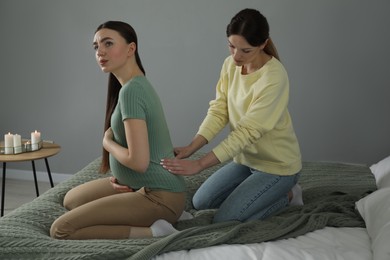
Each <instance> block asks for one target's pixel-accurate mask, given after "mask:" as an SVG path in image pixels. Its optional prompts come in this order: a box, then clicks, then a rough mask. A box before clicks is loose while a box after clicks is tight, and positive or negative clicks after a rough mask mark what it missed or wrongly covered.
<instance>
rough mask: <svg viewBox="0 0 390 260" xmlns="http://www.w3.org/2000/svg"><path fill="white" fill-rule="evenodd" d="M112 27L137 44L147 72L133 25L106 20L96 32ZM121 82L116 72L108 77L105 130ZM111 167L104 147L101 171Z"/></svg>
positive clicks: (138, 59)
mask: <svg viewBox="0 0 390 260" xmlns="http://www.w3.org/2000/svg"><path fill="white" fill-rule="evenodd" d="M104 28H106V29H111V30H114V31H117V32H118V33H119V34H120V35H121V36H122V37H123V38H124V39H125V40H126V42H127V43H132V42H134V43H135V45H136V46H137V48H136V50H135V60H136V62H137V65H138V67H139V68H140V70H141V71H142V72H143V73H144V74H145V70H144V67H143V66H142V63H141V59H140V57H139V54H138V39H137V34H136V33H135V31H134V29H133V27H131V26H130V25H129V24H127V23H124V22H120V21H108V22H105V23H103V24H101V25H99V27H98V28H97V29H96V31H95V33H96V32H98V31H99V30H101V29H104ZM121 87H122V86H121V84H120V83H119V81H118V79H117V78H116V77H115V76H114V74H112V73H110V75H109V77H108V90H107V103H106V117H105V120H104V132H105V131H106V130H107V129H108V128H109V127H110V126H111V115H112V113H113V111H114V109H115V107H116V104H117V103H118V96H119V90H120V89H121ZM109 169H110V162H109V154H108V152H107V151H106V149H104V148H103V154H102V162H101V165H100V172H101V173H107V172H108V170H109Z"/></svg>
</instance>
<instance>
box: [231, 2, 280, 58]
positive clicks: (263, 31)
mask: <svg viewBox="0 0 390 260" xmlns="http://www.w3.org/2000/svg"><path fill="white" fill-rule="evenodd" d="M226 35H227V37H229V36H230V35H240V36H242V37H244V38H245V40H246V41H247V42H248V43H249V44H250V45H252V46H260V45H262V44H263V43H264V42H265V41H266V40H267V39H268V43H267V45H266V46H265V47H264V51H265V53H267V54H268V55H271V56H274V57H275V58H277V59H278V60H280V58H279V54H278V51H277V50H276V47H275V45H274V43H273V41H272V40H271V38H270V36H269V24H268V21H267V18H265V17H264V15H262V14H261V13H260V12H259V11H258V10H255V9H249V8H247V9H244V10H241V11H240V12H238V13H237V14H236V15H235V16H234V17H233V18H232V19H231V21H230V23H229V24H228V26H227V28H226Z"/></svg>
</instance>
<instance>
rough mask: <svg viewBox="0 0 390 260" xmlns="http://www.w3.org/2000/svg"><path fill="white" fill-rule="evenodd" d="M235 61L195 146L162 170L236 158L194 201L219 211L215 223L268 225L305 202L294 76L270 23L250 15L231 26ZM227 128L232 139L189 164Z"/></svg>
mask: <svg viewBox="0 0 390 260" xmlns="http://www.w3.org/2000/svg"><path fill="white" fill-rule="evenodd" d="M226 32H227V37H228V45H229V49H230V53H231V55H230V56H229V57H228V58H226V60H225V62H224V63H223V66H222V70H221V75H220V79H219V81H218V84H217V87H216V98H215V99H214V100H213V101H211V102H210V107H209V110H208V112H207V116H206V118H205V119H204V121H203V123H202V124H201V126H200V128H199V131H198V133H197V134H196V135H195V137H194V138H193V140H192V142H191V143H190V144H189V145H188V146H185V147H178V148H175V154H176V158H174V159H162V160H161V165H162V166H163V167H164V168H166V169H168V170H169V171H170V172H172V173H174V174H177V175H193V174H197V173H199V172H200V171H202V170H204V169H206V168H208V167H211V166H213V165H216V164H219V163H222V162H226V161H228V160H231V159H232V160H233V161H232V162H230V163H228V164H227V165H226V166H224V167H222V168H221V169H220V170H218V171H217V172H215V173H214V174H213V175H212V176H210V177H209V178H208V179H207V180H206V181H205V183H203V184H202V186H201V187H200V188H199V190H198V191H197V192H196V194H195V195H194V198H193V204H194V207H195V208H197V209H210V208H217V209H218V210H217V212H216V214H215V216H214V222H221V221H229V220H239V221H243V222H244V221H249V220H254V219H264V218H266V217H268V216H270V215H272V214H275V213H277V212H279V211H280V210H282V209H283V208H285V207H287V206H288V205H291V204H302V203H303V202H302V197H301V196H302V195H301V190H300V187H299V185H297V182H298V179H299V172H300V170H301V167H302V163H301V154H300V149H299V144H298V140H297V137H296V135H295V132H294V129H293V125H292V121H291V117H290V114H289V112H288V109H287V105H288V99H289V81H288V75H287V73H286V71H285V69H284V67H283V65H282V64H281V63H280V61H279V57H278V54H277V51H276V48H275V46H274V45H273V43H272V41H271V39H270V37H269V25H268V22H267V19H266V18H265V17H264V16H263V15H262V14H261V13H260V12H259V11H257V10H254V9H244V10H242V11H240V12H239V13H238V14H236V15H235V16H234V17H233V18H232V20H231V22H230V23H229V25H228V26H227V31H226ZM227 124H229V126H230V130H231V131H230V134H229V135H228V136H227V137H226V138H225V139H224V140H223V141H222V142H221V143H220V144H218V145H217V146H216V147H215V148H214V149H213V150H212V151H211V152H209V153H207V154H206V155H205V156H203V157H202V158H200V159H198V160H183V159H184V158H187V157H189V156H190V155H192V154H193V153H194V152H195V151H197V150H199V149H200V148H201V147H203V146H204V145H206V144H207V143H208V142H209V141H210V140H212V139H213V138H214V137H215V136H216V135H217V134H218V133H219V132H220V131H221V130H222V129H223V128H224V127H225V126H226V125H227Z"/></svg>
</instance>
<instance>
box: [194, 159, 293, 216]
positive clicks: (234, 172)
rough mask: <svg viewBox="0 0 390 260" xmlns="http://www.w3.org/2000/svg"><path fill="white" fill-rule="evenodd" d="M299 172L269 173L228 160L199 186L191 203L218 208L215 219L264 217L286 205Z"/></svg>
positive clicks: (195, 205) (197, 207) (206, 207)
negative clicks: (290, 174)
mask: <svg viewBox="0 0 390 260" xmlns="http://www.w3.org/2000/svg"><path fill="white" fill-rule="evenodd" d="M299 175H300V173H297V174H295V175H292V176H280V175H275V174H269V173H265V172H261V171H257V170H254V169H252V168H249V167H247V166H244V165H241V164H237V163H234V162H231V163H229V164H227V165H225V166H224V167H222V168H220V169H219V170H218V171H216V172H215V173H214V174H212V175H211V176H210V177H209V178H208V179H207V180H206V181H205V182H204V183H203V184H202V185H201V186H200V188H199V189H198V190H197V191H196V193H195V195H194V197H193V199H192V203H193V205H194V207H195V208H196V209H198V210H200V209H218V210H217V212H216V213H215V216H214V219H213V222H214V223H217V222H222V221H229V220H238V221H241V222H245V221H249V220H256V219H265V218H267V217H269V216H271V215H272V214H275V213H277V212H279V211H280V210H281V209H283V208H285V207H287V206H288V205H289V198H288V192H289V191H290V190H291V189H292V187H293V186H294V185H295V184H296V183H297V182H298V179H299Z"/></svg>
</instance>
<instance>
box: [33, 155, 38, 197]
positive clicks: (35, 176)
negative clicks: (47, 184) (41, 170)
mask: <svg viewBox="0 0 390 260" xmlns="http://www.w3.org/2000/svg"><path fill="white" fill-rule="evenodd" d="M31 164H32V168H33V174H34V182H35V191H36V193H37V197H38V196H39V188H38V180H37V172H36V170H35V162H34V160H32V161H31Z"/></svg>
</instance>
